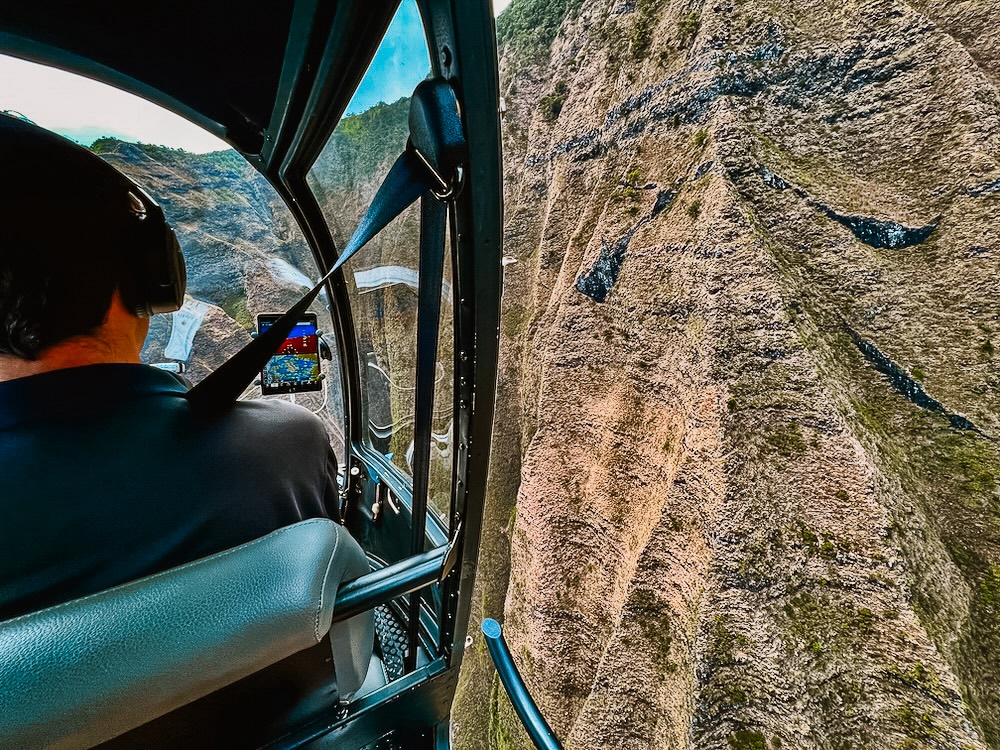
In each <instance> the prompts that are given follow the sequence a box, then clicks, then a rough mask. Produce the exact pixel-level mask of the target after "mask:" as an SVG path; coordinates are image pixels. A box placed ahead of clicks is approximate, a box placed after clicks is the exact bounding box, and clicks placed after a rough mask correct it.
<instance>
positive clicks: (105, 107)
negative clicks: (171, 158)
mask: <svg viewBox="0 0 1000 750" xmlns="http://www.w3.org/2000/svg"><path fill="white" fill-rule="evenodd" d="M510 2H511V0H493V9H494V13H495V14H499V13H500V12H502V11H503V10H504V9H505V8H506V7H507V6H508V5H510ZM419 28H420V17H419V15H418V14H417V10H416V5H415V4H414V1H413V0H404V2H403V4H402V5H401V6H400V10H399V12H398V13H397V14H396V17H395V18H394V19H393V22H392V25H391V26H390V28H389V33H388V34H387V35H386V38H385V39H383V42H382V45H381V46H380V47H379V51H378V52H377V53H376V55H375V59H374V60H373V61H372V64H371V67H370V68H369V70H370V72H372V73H378V74H377V75H366V76H365V80H364V81H362V84H361V86H360V87H359V88H358V91H357V92H356V93H355V95H354V98H353V99H352V100H351V103H350V104H349V105H348V108H347V114H354V113H356V112H361V111H363V110H365V109H368V108H369V107H370V106H372V105H373V104H377V103H378V102H380V101H384V102H394V101H396V100H397V99H399V98H400V97H403V96H408V95H409V94H410V92H411V91H413V87H414V86H416V84H417V83H418V82H419V81H420V80H421V79H423V78H424V77H425V76H426V75H427V72H428V71H429V70H430V62H429V60H428V59H427V51H426V48H425V47H424V46H423V45H422V44H418V43H416V42H418V41H419V40H420V38H421V36H420V32H419ZM0 110H14V111H15V112H20V113H21V114H23V115H24V116H25V117H27V118H29V119H30V120H32V121H33V122H35V123H37V124H39V125H41V126H42V127H44V128H48V129H49V130H54V131H55V132H57V133H60V134H62V135H64V136H66V137H68V138H72V139H73V140H75V141H77V142H79V143H82V144H84V145H90V144H91V143H93V141H94V140H95V139H97V138H100V137H101V136H113V137H116V138H121V139H122V140H127V141H142V142H143V143H155V144H158V145H164V146H170V147H172V148H183V149H184V150H186V151H191V152H194V153H205V152H208V151H218V150H220V149H224V148H228V145H227V144H226V143H225V142H224V141H222V140H220V139H218V138H216V137H215V136H213V135H211V134H210V133H208V132H206V131H205V130H202V129H201V128H200V127H198V126H197V125H194V124H193V123H191V122H188V121H187V120H185V119H184V118H183V117H180V116H179V115H175V114H173V113H172V112H169V111H167V110H165V109H162V108H161V107H159V106H157V105H155V104H152V103H151V102H147V101H146V100H145V99H142V98H140V97H137V96H135V95H133V94H129V93H126V92H124V91H121V90H119V89H116V88H114V87H112V86H108V85H106V84H103V83H98V82H97V81H91V80H90V79H87V78H83V77H81V76H77V75H74V74H72V73H66V72H65V71H61V70H57V69H55V68H48V67H46V66H44V65H38V64H36V63H30V62H27V61H24V60H18V59H16V58H12V57H6V56H4V55H0Z"/></svg>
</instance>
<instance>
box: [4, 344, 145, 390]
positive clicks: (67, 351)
mask: <svg viewBox="0 0 1000 750" xmlns="http://www.w3.org/2000/svg"><path fill="white" fill-rule="evenodd" d="M138 362H139V357H138V354H137V353H136V351H135V348H134V347H131V346H115V345H114V343H113V342H107V341H103V340H100V339H95V338H92V337H89V336H86V337H84V336H81V337H79V338H76V339H70V340H69V341H64V342H63V343H61V344H56V345H55V346H51V347H49V348H48V349H46V350H45V351H44V352H42V354H41V356H39V357H38V359H21V358H20V357H14V356H11V355H7V354H0V382H4V381H6V380H14V379H16V378H26V377H28V376H29V375H40V374H42V373H45V372H52V371H53V370H64V369H66V368H69V367H84V366H86V365H101V364H119V363H121V364H138Z"/></svg>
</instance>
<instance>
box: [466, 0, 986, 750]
mask: <svg viewBox="0 0 1000 750" xmlns="http://www.w3.org/2000/svg"><path fill="white" fill-rule="evenodd" d="M998 21H1000V6H998V5H997V4H995V3H984V2H974V1H973V0H963V1H960V2H945V1H943V0H942V1H941V2H937V1H935V0H928V1H917V0H913V1H911V2H903V1H902V0H857V1H855V2H827V1H826V0H797V1H796V2H794V3H791V2H788V3H776V2H770V1H769V0H722V1H721V2H718V3H701V2H697V1H696V0H598V1H596V2H590V3H579V2H573V0H562V1H561V2H549V3H547V2H540V1H539V0H515V2H514V4H513V5H512V7H511V8H510V9H509V10H508V11H506V15H505V16H502V17H501V19H500V33H501V42H502V49H501V55H502V87H503V92H502V93H503V95H504V97H505V101H506V108H507V109H506V114H505V118H504V148H505V162H506V167H505V169H506V175H507V177H506V184H505V197H506V212H507V219H506V250H505V252H506V254H507V255H508V256H510V258H511V259H512V260H515V261H516V262H514V263H510V264H509V265H507V266H506V280H505V283H506V289H505V305H506V311H505V318H504V325H503V331H502V334H503V337H502V340H503V347H504V349H503V351H504V362H503V366H502V372H501V378H502V379H501V390H500V401H499V407H498V409H499V411H498V414H497V432H496V438H495V448H494V463H493V467H492V475H491V479H492V482H493V490H492V495H491V498H490V508H489V512H488V515H489V518H488V524H489V525H488V527H487V531H486V534H485V538H486V540H487V541H486V543H485V546H484V551H483V561H482V567H481V575H480V582H479V586H480V593H479V595H477V597H476V601H477V602H478V603H480V607H481V609H482V614H483V615H490V616H496V615H499V614H501V613H502V614H503V616H504V619H505V624H506V632H507V636H508V639H509V641H510V643H511V646H512V649H513V651H514V654H515V658H516V660H517V662H518V663H519V665H520V667H521V670H522V672H523V673H524V675H525V677H526V679H527V682H528V684H529V686H530V688H531V689H532V691H533V693H534V695H535V697H536V698H537V699H538V702H539V704H540V707H541V708H542V711H543V713H544V714H545V715H546V716H547V717H549V718H550V719H551V721H552V723H553V725H554V729H555V730H556V732H557V734H558V735H559V736H560V738H562V739H563V740H564V742H565V744H566V745H567V747H570V748H585V747H586V748H591V747H594V748H596V747H620V748H637V749H638V748H682V747H697V748H713V749H714V748H719V749H720V750H721V749H722V748H736V749H737V750H739V749H748V750H749V749H754V750H756V749H761V750H762V749H763V748H780V747H786V748H787V747H794V748H907V749H909V748H921V747H930V748H956V749H957V748H962V749H963V750H964V749H966V748H977V749H983V748H1000V497H998V487H997V476H998V474H997V472H998V469H1000V454H998V444H997V439H998V438H1000V410H998V406H1000V392H998V385H1000V369H998V364H1000V353H995V343H996V340H995V339H996V336H997V335H998V334H997V331H998V329H1000V303H998V300H997V294H996V290H997V278H998V274H997V272H998V259H1000V220H998V218H997V215H998V214H997V212H998V208H1000V98H998V91H997V86H998V84H1000V44H998V42H997V36H996V34H995V29H996V27H997V22H998ZM557 32H558V33H557ZM515 493H516V504H515V502H514V499H515ZM467 657H468V661H467V669H466V673H465V675H464V677H463V683H462V689H461V693H460V696H459V701H458V703H457V704H456V728H455V734H456V740H457V744H458V746H459V747H487V746H489V747H491V748H511V747H527V746H528V745H527V741H526V739H525V737H524V735H523V733H522V732H521V731H520V729H519V727H518V726H517V721H516V719H515V718H514V716H513V713H512V712H511V710H510V708H509V706H508V705H507V704H506V702H505V699H504V698H503V697H502V695H501V693H500V691H498V689H497V685H496V683H495V681H494V682H493V684H492V687H490V678H489V675H490V674H491V672H490V670H489V667H488V657H486V656H485V653H484V651H483V649H482V648H481V647H480V645H479V644H477V645H476V646H474V647H473V648H470V649H469V650H468V652H467ZM487 705H488V706H489V707H490V710H489V711H488V712H487V711H486V710H485V709H484V707H485V706H487Z"/></svg>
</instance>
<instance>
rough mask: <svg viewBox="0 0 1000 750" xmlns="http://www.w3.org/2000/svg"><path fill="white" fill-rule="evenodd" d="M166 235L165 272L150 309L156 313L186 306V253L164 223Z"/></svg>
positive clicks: (169, 227)
mask: <svg viewBox="0 0 1000 750" xmlns="http://www.w3.org/2000/svg"><path fill="white" fill-rule="evenodd" d="M163 227H164V229H165V230H166V231H165V234H166V237H165V240H166V243H165V244H166V248H165V252H166V258H165V263H164V264H163V269H164V271H165V273H164V275H163V277H162V278H161V279H160V282H159V289H157V290H155V292H154V293H153V294H151V299H150V305H149V306H150V308H151V310H152V312H154V313H170V312H174V311H176V310H180V309H181V306H182V305H183V304H184V292H185V291H186V289H187V264H186V263H185V262H184V253H182V252H181V246H180V244H179V243H178V242H177V235H176V234H175V233H174V230H173V229H172V228H171V226H170V225H169V224H167V223H165V222H164V224H163Z"/></svg>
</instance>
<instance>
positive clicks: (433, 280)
mask: <svg viewBox="0 0 1000 750" xmlns="http://www.w3.org/2000/svg"><path fill="white" fill-rule="evenodd" d="M447 218H448V207H447V204H445V203H442V202H441V201H439V200H438V199H437V198H435V197H434V196H433V195H431V193H429V192H428V193H424V196H423V198H421V200H420V276H419V280H418V282H417V373H416V382H415V394H414V398H415V400H416V404H415V405H414V413H413V424H414V433H413V464H412V466H413V496H412V498H413V500H412V502H413V506H412V508H413V514H412V518H411V525H410V530H411V532H412V542H411V547H410V554H411V555H418V554H420V553H421V552H423V551H424V544H425V539H426V528H425V527H426V525H427V501H428V497H429V491H430V462H431V431H432V430H431V428H432V426H433V424H432V423H433V419H434V384H435V380H436V378H435V376H436V374H437V349H438V322H439V321H440V318H441V283H442V277H443V275H444V239H445V224H446V221H447ZM420 597H421V592H419V591H418V592H415V593H413V594H411V595H410V619H409V622H411V623H416V622H419V621H420ZM417 630H418V628H415V627H411V628H409V632H408V634H407V635H408V639H409V644H408V649H407V651H406V664H405V667H406V670H407V671H412V670H414V669H416V665H417V662H416V658H417Z"/></svg>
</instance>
